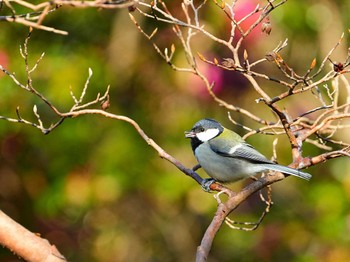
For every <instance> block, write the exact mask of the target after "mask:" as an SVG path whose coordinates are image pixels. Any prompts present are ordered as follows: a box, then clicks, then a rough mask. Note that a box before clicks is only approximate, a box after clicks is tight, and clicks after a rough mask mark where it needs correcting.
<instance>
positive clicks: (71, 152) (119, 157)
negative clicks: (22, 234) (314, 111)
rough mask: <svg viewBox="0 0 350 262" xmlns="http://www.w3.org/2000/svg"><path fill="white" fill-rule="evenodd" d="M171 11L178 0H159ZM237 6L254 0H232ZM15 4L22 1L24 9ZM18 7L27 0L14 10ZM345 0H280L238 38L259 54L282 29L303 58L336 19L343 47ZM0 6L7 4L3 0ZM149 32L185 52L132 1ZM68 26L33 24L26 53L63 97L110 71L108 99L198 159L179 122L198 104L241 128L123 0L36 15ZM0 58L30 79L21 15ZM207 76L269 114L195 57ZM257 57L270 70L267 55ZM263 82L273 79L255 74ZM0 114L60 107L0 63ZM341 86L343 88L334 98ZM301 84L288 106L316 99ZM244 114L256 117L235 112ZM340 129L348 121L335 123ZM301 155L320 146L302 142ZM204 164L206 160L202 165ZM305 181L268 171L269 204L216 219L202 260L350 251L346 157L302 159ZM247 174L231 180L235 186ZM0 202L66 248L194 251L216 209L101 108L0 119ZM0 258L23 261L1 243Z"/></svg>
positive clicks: (96, 257) (323, 44)
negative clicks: (271, 180) (246, 227)
mask: <svg viewBox="0 0 350 262" xmlns="http://www.w3.org/2000/svg"><path fill="white" fill-rule="evenodd" d="M168 2H169V8H171V9H172V10H174V11H173V13H179V14H180V12H181V7H180V4H179V2H180V1H168ZM239 3H240V5H239V12H238V11H237V12H238V14H239V15H243V14H244V12H247V11H250V10H252V9H253V8H254V6H255V4H256V3H257V1H249V0H246V1H239ZM20 11H21V10H19V12H20ZM23 11H25V10H23ZM349 11H350V2H348V1H333V0H321V1H312V0H307V1H300V0H299V1H288V2H287V3H286V4H285V5H283V6H282V7H280V8H278V9H277V10H276V11H275V12H273V13H272V14H271V16H270V20H271V23H272V33H271V35H270V36H266V35H265V34H262V33H261V32H260V31H259V29H257V30H255V31H254V32H253V33H252V34H251V36H250V37H249V38H248V39H247V40H246V42H244V45H245V48H246V49H247V51H248V53H249V57H250V60H253V59H254V58H259V57H264V55H265V54H266V53H267V52H268V51H271V50H272V49H273V48H274V47H276V46H277V45H278V43H279V42H280V41H283V40H284V39H286V38H288V39H289V45H288V47H287V48H286V49H285V50H284V51H283V52H282V54H283V57H284V59H285V60H286V61H288V62H289V63H290V64H291V65H292V66H293V67H294V68H295V69H296V70H300V72H304V71H305V70H307V68H308V67H309V65H310V63H311V61H312V59H313V58H315V57H316V58H317V61H321V60H322V59H323V57H324V56H325V55H326V54H327V53H328V51H329V50H330V48H332V47H333V46H334V44H335V43H336V42H337V41H338V39H339V37H340V35H341V33H342V32H346V34H345V39H344V41H343V43H342V45H341V46H340V47H339V48H338V50H337V51H336V52H335V54H334V55H333V56H332V59H333V60H336V61H341V60H342V59H344V58H345V57H346V52H347V41H348V40H349V35H348V33H347V30H348V26H349V24H350V21H349V20H350V18H349V16H348V13H349ZM0 12H3V13H6V10H0ZM135 16H136V18H137V19H138V21H139V23H140V24H141V25H142V26H143V28H144V29H145V30H146V31H148V32H149V33H150V32H152V31H153V29H154V28H155V27H158V28H159V31H158V33H157V35H156V37H155V41H156V42H157V43H158V44H159V46H160V47H161V48H165V47H168V48H170V45H171V43H173V42H174V43H175V46H176V54H175V57H174V61H175V62H176V63H177V64H178V65H185V60H184V55H183V52H182V50H181V47H180V46H179V43H178V40H176V37H175V36H174V34H173V32H172V29H171V27H169V26H168V25H164V24H158V23H157V22H156V21H154V20H151V19H145V18H143V17H141V16H138V15H137V14H136V13H135ZM202 20H203V21H205V23H206V29H207V30H209V31H211V32H213V33H215V34H217V35H218V36H221V37H225V36H227V35H228V34H229V25H228V24H227V19H226V18H225V16H224V15H222V14H221V13H220V12H219V9H218V8H217V7H215V5H214V4H213V2H212V1H208V4H207V7H206V8H205V9H204V10H203V14H202ZM45 23H46V24H47V25H49V26H54V27H56V28H59V29H62V30H67V31H68V32H69V35H68V36H61V35H55V34H53V33H49V32H44V31H37V30H34V32H33V34H32V38H31V40H30V44H29V53H30V57H29V59H30V61H31V63H34V62H35V61H36V59H37V58H38V57H39V56H40V54H41V53H42V52H45V57H44V59H43V61H42V62H41V63H40V65H39V67H38V69H37V70H36V71H35V73H34V74H33V80H34V86H35V87H36V88H37V89H38V90H39V91H40V92H42V93H43V94H45V96H46V97H47V98H48V99H49V100H50V101H52V103H54V104H55V105H56V106H57V107H58V108H59V109H60V110H62V111H63V110H68V109H69V108H70V107H71V105H72V102H73V101H72V98H71V97H70V94H69V90H70V87H71V88H72V90H73V92H74V93H75V94H76V95H77V96H78V95H79V92H81V90H82V88H83V86H84V83H85V80H86V78H87V75H88V68H91V69H92V70H93V77H92V79H91V81H90V85H89V89H88V92H87V95H86V99H87V100H88V99H94V98H95V96H96V95H97V93H99V92H100V93H104V91H105V89H106V87H107V86H108V85H111V91H110V102H111V107H110V109H109V111H110V112H112V113H115V114H123V115H126V116H129V117H131V118H133V119H134V120H136V121H137V122H138V123H139V124H140V126H141V127H142V128H143V129H144V131H145V132H146V133H147V134H148V135H149V136H150V137H151V138H153V139H154V140H155V141H156V142H157V143H158V144H159V145H160V146H162V147H163V148H164V149H165V150H166V151H167V152H168V153H170V154H172V155H173V156H175V157H176V158H177V159H179V160H180V161H181V162H182V163H183V164H185V165H186V166H188V167H191V166H194V165H195V164H196V162H195V159H194V157H193V155H192V151H191V149H190V146H189V141H187V140H185V139H184V131H185V130H188V129H190V128H191V127H192V125H193V123H194V122H196V121H197V120H199V119H201V118H203V117H213V118H216V119H218V120H220V121H221V122H223V123H225V125H226V126H228V127H230V128H231V129H235V130H236V131H237V132H239V133H241V134H244V132H245V131H244V130H241V129H238V128H237V127H235V126H234V125H232V124H231V123H230V122H229V120H228V119H227V110H225V109H224V108H222V107H219V106H218V105H217V104H216V103H215V102H213V100H212V99H211V98H210V97H209V96H208V94H207V93H206V90H205V88H204V86H203V84H202V83H201V82H200V81H199V80H198V79H197V78H196V77H195V76H192V75H189V74H184V73H179V72H174V71H173V70H171V68H170V67H169V66H168V65H167V64H166V63H165V62H164V61H163V60H162V59H161V58H160V57H159V55H157V54H156V52H155V51H154V49H153V47H152V44H151V43H150V42H149V41H147V40H146V39H145V38H144V37H143V36H142V35H141V34H140V33H139V32H138V30H137V29H136V27H135V26H134V24H133V23H132V22H131V20H130V19H129V17H128V11H127V10H95V9H73V8H68V7H65V8H62V9H61V10H59V11H57V12H55V13H53V14H51V15H49V16H48V17H47V19H46V20H45ZM0 30H1V34H0V63H1V64H2V65H3V66H4V67H6V68H7V69H8V70H9V71H11V72H16V75H17V77H18V79H20V80H21V81H22V82H23V83H25V82H26V76H25V74H24V68H25V65H24V62H23V59H22V58H21V56H20V54H19V46H20V45H22V44H23V42H24V40H25V37H26V35H27V33H28V28H25V27H24V26H21V25H18V24H9V23H2V24H1V29H0ZM193 48H194V50H196V51H198V52H200V53H202V54H204V55H205V56H207V57H217V58H218V59H220V58H222V57H227V56H228V54H229V53H228V51H227V50H224V49H223V48H222V47H220V46H219V45H217V44H215V43H213V42H212V41H209V40H208V39H206V38H205V37H203V36H197V37H196V38H195V41H194V43H193ZM199 66H200V67H201V69H202V70H203V71H204V72H206V74H207V75H208V77H209V79H211V80H215V81H216V83H217V85H216V86H215V89H214V90H215V92H216V94H217V95H218V96H219V97H221V98H223V99H225V100H227V101H228V102H229V103H233V104H234V105H237V106H240V107H242V108H247V109H250V110H252V111H254V112H259V115H260V116H261V117H263V118H267V119H272V120H273V116H272V114H271V112H270V111H269V110H268V109H267V108H265V107H264V106H263V105H262V104H255V103H254V100H255V99H256V98H258V97H257V94H256V93H255V92H254V91H253V90H252V88H251V87H250V86H249V85H248V83H247V82H246V81H245V80H244V79H242V78H241V77H240V76H239V75H237V74H232V73H228V72H222V71H220V70H218V69H215V68H212V67H209V66H208V65H204V64H202V63H201V64H200V65H199ZM267 66H268V67H266V68H262V70H264V71H265V72H267V73H271V74H272V73H274V72H275V71H274V69H273V68H272V67H271V65H267ZM262 85H263V86H264V88H266V89H267V90H269V92H271V93H273V92H280V89H277V90H276V88H280V87H277V86H272V84H271V83H267V82H265V83H264V82H262ZM0 88H1V97H0V114H1V115H3V116H10V117H15V116H16V115H15V109H16V107H17V106H19V107H20V111H21V114H22V116H23V117H25V118H28V119H32V120H33V121H34V120H35V118H34V117H33V114H32V108H33V105H34V104H36V105H37V107H38V112H39V113H40V115H41V116H42V119H43V121H44V122H45V123H46V124H47V125H49V124H50V123H51V122H54V121H55V120H57V118H56V117H55V116H54V115H53V114H52V113H51V112H50V110H49V109H48V107H47V106H46V105H45V104H43V102H42V101H40V100H39V99H38V98H36V97H34V96H32V95H30V94H29V93H27V92H25V91H24V90H21V89H19V88H18V87H17V86H15V85H14V84H13V82H11V80H10V79H9V78H8V77H6V76H5V75H4V74H2V73H1V74H0ZM341 99H345V98H341ZM312 103H313V102H312V100H311V99H308V98H307V97H298V98H295V99H290V100H288V101H287V102H286V104H285V106H286V107H288V109H289V110H290V111H291V112H295V114H297V113H299V112H302V111H304V110H306V109H308V108H312V106H314V104H312ZM232 116H233V117H234V118H235V119H236V120H237V121H238V122H240V123H243V124H246V125H248V126H250V127H252V128H258V127H259V126H258V125H257V124H256V123H254V122H252V121H250V120H248V119H246V118H244V117H242V116H241V115H238V114H235V113H232ZM273 139H274V137H266V136H263V135H255V136H253V137H250V138H249V140H248V142H250V143H252V144H254V146H255V147H256V148H257V149H259V150H260V151H261V152H263V153H264V154H265V155H266V156H267V157H271V155H272V141H273ZM339 139H343V140H344V141H345V142H349V137H348V134H347V133H345V132H344V133H343V137H339ZM277 148H278V161H279V162H280V163H282V164H288V163H290V161H291V156H290V150H289V147H288V143H287V140H286V139H285V138H284V137H282V136H281V137H279V143H278V146H277ZM304 153H305V155H316V154H319V153H321V151H320V150H319V149H315V148H314V147H313V146H310V145H307V144H305V146H304ZM199 172H200V173H201V174H202V175H205V174H204V173H203V172H202V171H199ZM308 172H310V173H311V174H313V179H312V180H311V181H310V182H308V183H307V182H305V181H300V180H298V179H295V178H288V179H285V180H283V181H282V182H279V183H277V184H275V185H273V201H274V205H273V207H272V209H271V212H270V213H269V214H268V216H267V218H266V219H265V221H264V222H263V224H262V225H261V226H260V227H259V229H258V230H256V231H253V232H245V231H235V230H231V229H229V228H228V227H227V226H225V225H224V226H223V227H222V229H221V230H220V232H219V233H218V235H217V237H216V238H215V241H214V245H213V248H212V251H211V254H210V258H209V261H243V262H244V261H247V262H250V261H310V262H311V261H332V262H334V261H350V248H349V247H350V212H349V209H350V208H349V204H350V164H349V159H346V158H339V159H335V160H332V161H328V162H327V163H324V164H320V165H318V166H316V167H313V168H309V169H308ZM248 182H249V181H242V182H239V183H236V184H234V185H232V188H233V189H234V190H239V189H240V188H242V186H244V185H245V184H246V183H248ZM0 208H1V210H3V211H4V212H5V213H6V214H8V215H9V216H11V217H12V218H13V219H15V220H16V221H18V222H19V223H21V224H22V225H24V226H25V227H27V228H28V229H29V230H31V231H33V232H38V233H40V234H41V235H42V236H43V237H44V238H47V239H48V240H49V241H50V242H51V243H53V244H55V245H56V246H57V247H58V249H59V250H60V251H61V252H62V253H63V254H64V255H65V256H66V257H67V259H68V260H69V261H106V262H109V261H193V260H194V257H195V252H196V247H197V246H198V245H199V243H200V240H201V237H202V235H203V233H204V231H205V229H206V227H207V226H208V225H209V223H210V221H211V219H212V217H213V215H214V212H215V210H216V200H215V199H214V198H213V197H212V195H211V194H208V193H205V192H204V191H202V190H201V188H200V187H199V186H198V185H197V184H196V183H195V182H194V181H193V180H191V179H190V178H188V177H186V176H185V175H184V174H182V173H180V172H179V171H178V170H177V169H176V168H175V167H174V166H172V165H171V164H169V163H168V162H166V161H165V160H162V159H160V158H159V157H158V155H157V153H156V152H155V150H153V149H152V148H150V147H149V146H147V144H146V143H145V142H144V141H143V140H142V139H141V138H140V137H139V136H138V135H137V133H136V132H135V130H134V129H133V128H132V127H131V126H130V125H129V124H127V123H125V122H121V121H112V120H111V119H105V118H103V117H100V116H84V117H79V118H76V119H68V120H67V121H65V122H64V123H63V125H62V126H60V127H59V128H57V129H56V130H54V131H53V132H52V133H51V134H49V135H47V136H45V135H43V134H42V133H40V131H39V130H37V129H35V128H32V127H30V126H25V125H20V124H14V123H9V122H6V121H2V122H0ZM263 209H264V205H263V203H262V202H261V201H260V200H259V198H258V196H254V197H252V198H250V199H249V200H248V201H246V203H244V204H243V205H242V206H241V207H240V208H239V209H238V210H236V211H235V212H234V213H233V214H232V216H231V217H232V218H233V219H235V220H239V221H255V220H257V219H258V217H259V215H260V214H261V212H262V210H263ZM0 260H1V261H19V258H18V257H16V256H15V255H14V254H12V253H11V251H9V250H7V249H4V248H1V249H0Z"/></svg>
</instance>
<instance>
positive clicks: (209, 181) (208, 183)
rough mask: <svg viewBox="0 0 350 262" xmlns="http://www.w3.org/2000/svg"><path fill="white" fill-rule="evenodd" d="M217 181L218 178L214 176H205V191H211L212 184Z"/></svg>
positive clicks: (202, 183)
mask: <svg viewBox="0 0 350 262" xmlns="http://www.w3.org/2000/svg"><path fill="white" fill-rule="evenodd" d="M215 182H216V180H215V179H213V178H204V179H203V180H202V182H201V186H202V188H203V190H204V191H205V192H210V186H211V184H213V183H215Z"/></svg>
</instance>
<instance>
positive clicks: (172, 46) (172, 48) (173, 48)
mask: <svg viewBox="0 0 350 262" xmlns="http://www.w3.org/2000/svg"><path fill="white" fill-rule="evenodd" d="M170 50H171V53H172V54H173V53H174V52H175V45H174V44H171V49H170Z"/></svg>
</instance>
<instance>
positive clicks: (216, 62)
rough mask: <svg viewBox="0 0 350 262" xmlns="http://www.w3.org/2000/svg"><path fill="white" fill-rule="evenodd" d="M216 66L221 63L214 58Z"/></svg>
mask: <svg viewBox="0 0 350 262" xmlns="http://www.w3.org/2000/svg"><path fill="white" fill-rule="evenodd" d="M214 64H215V65H218V64H219V62H218V60H217V59H216V58H215V57H214Z"/></svg>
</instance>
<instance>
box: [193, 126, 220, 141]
mask: <svg viewBox="0 0 350 262" xmlns="http://www.w3.org/2000/svg"><path fill="white" fill-rule="evenodd" d="M219 132H220V131H219V129H217V128H212V129H207V130H205V131H203V132H200V133H198V134H197V138H198V139H199V140H200V141H202V142H206V141H209V140H210V139H212V138H214V137H216V136H217V135H218V134H219Z"/></svg>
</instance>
